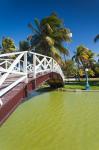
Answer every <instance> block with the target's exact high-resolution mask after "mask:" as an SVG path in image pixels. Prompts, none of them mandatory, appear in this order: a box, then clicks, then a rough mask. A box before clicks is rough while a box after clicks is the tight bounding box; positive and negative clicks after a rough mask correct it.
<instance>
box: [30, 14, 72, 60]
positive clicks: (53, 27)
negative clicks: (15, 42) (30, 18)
mask: <svg viewBox="0 0 99 150" xmlns="http://www.w3.org/2000/svg"><path fill="white" fill-rule="evenodd" d="M34 22H35V26H36V28H34V27H33V25H32V24H31V23H30V24H29V25H28V26H29V28H30V29H31V30H32V35H30V36H29V37H28V40H29V42H30V44H31V49H32V48H35V51H36V52H38V53H41V54H45V55H48V56H52V57H54V59H57V60H58V61H59V60H61V58H62V56H63V55H68V54H69V52H68V49H67V48H66V47H64V43H65V42H70V41H71V36H70V35H71V34H70V30H69V29H67V28H65V27H64V24H63V22H62V20H61V19H60V18H58V16H57V15H56V14H55V13H52V14H51V15H50V16H48V17H45V18H43V19H42V20H41V21H39V20H38V19H35V20H34Z"/></svg>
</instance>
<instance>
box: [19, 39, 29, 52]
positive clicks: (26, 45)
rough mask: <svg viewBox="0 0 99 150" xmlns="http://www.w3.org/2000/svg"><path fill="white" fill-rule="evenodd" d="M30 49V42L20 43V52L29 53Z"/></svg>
mask: <svg viewBox="0 0 99 150" xmlns="http://www.w3.org/2000/svg"><path fill="white" fill-rule="evenodd" d="M29 48H30V45H29V42H28V41H25V40H24V41H20V42H19V49H20V51H28V50H29Z"/></svg>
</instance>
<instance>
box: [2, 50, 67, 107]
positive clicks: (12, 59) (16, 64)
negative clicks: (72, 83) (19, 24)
mask: <svg viewBox="0 0 99 150" xmlns="http://www.w3.org/2000/svg"><path fill="white" fill-rule="evenodd" d="M28 56H31V59H32V60H28ZM31 62H32V63H31ZM49 72H56V73H58V74H60V75H61V77H62V78H63V80H64V75H63V72H62V70H61V67H60V66H59V64H58V63H57V62H56V61H55V60H54V59H53V58H51V57H48V56H45V55H41V54H38V53H34V52H27V51H24V52H15V53H7V54H0V87H2V85H3V84H4V83H5V82H6V79H7V78H8V77H10V75H19V77H18V79H17V80H16V81H14V82H13V83H11V84H10V85H9V86H8V87H6V88H3V89H2V90H0V97H1V96H2V95H3V94H5V93H6V92H7V91H9V90H10V89H11V88H13V87H14V86H16V85H17V84H18V83H20V82H22V81H25V80H27V79H28V74H30V73H31V74H32V75H33V77H34V78H36V76H37V75H38V74H41V75H42V74H44V73H49ZM0 105H2V101H1V100H0Z"/></svg>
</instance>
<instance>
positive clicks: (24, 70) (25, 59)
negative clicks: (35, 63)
mask: <svg viewBox="0 0 99 150" xmlns="http://www.w3.org/2000/svg"><path fill="white" fill-rule="evenodd" d="M23 72H24V74H25V75H26V83H27V82H28V75H27V74H28V72H27V52H25V54H24V62H23Z"/></svg>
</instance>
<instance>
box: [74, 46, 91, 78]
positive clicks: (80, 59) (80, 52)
mask: <svg viewBox="0 0 99 150" xmlns="http://www.w3.org/2000/svg"><path fill="white" fill-rule="evenodd" d="M72 59H73V60H74V61H75V62H76V63H77V66H78V67H77V68H78V78H79V80H80V74H79V70H80V68H81V67H83V69H84V71H85V68H86V67H88V65H89V64H91V63H92V60H93V53H92V52H91V50H89V49H88V48H86V47H85V46H83V45H80V46H78V47H77V49H76V52H75V54H74V56H73V57H72Z"/></svg>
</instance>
